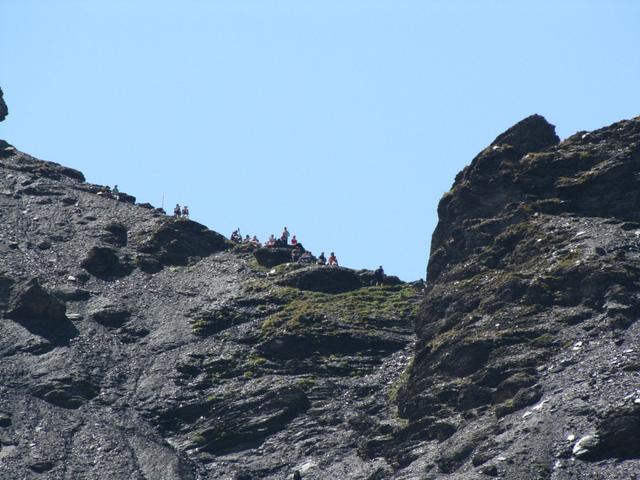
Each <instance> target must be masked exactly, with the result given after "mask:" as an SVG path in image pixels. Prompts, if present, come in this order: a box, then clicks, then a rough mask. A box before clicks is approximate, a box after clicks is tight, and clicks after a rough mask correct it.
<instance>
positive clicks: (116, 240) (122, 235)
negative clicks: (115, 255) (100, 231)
mask: <svg viewBox="0 0 640 480" xmlns="http://www.w3.org/2000/svg"><path fill="white" fill-rule="evenodd" d="M104 229H105V230H106V232H107V233H105V234H104V235H103V237H102V239H103V240H104V241H105V242H107V243H110V244H111V245H115V246H117V247H124V246H126V245H127V227H126V226H125V225H123V224H122V223H120V222H110V223H108V224H107V225H105V227H104Z"/></svg>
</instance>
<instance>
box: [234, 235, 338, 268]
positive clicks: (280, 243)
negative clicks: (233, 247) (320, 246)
mask: <svg viewBox="0 0 640 480" xmlns="http://www.w3.org/2000/svg"><path fill="white" fill-rule="evenodd" d="M230 238H231V241H232V242H234V243H243V244H250V245H254V246H255V247H256V248H260V247H262V243H260V240H258V237H256V236H255V235H254V236H253V237H250V236H249V235H245V237H244V238H242V234H241V233H240V228H237V229H235V230H234V231H233V232H232V233H231V237H230ZM289 238H291V242H289ZM264 246H265V247H266V248H279V247H280V248H289V247H293V248H292V249H291V261H292V262H297V263H307V264H316V265H329V266H331V267H337V266H338V257H336V254H335V252H331V255H329V258H328V259H327V257H326V256H325V254H324V252H321V253H320V255H319V256H318V258H316V257H314V255H313V254H312V253H311V252H310V251H308V250H305V249H304V248H303V247H302V244H301V243H300V242H299V241H298V238H297V237H296V236H295V235H291V233H290V232H289V230H288V229H287V227H284V229H283V230H282V234H281V235H280V237H278V238H276V236H275V235H274V234H273V233H272V234H271V235H269V238H268V239H267V241H266V242H265V243H264Z"/></svg>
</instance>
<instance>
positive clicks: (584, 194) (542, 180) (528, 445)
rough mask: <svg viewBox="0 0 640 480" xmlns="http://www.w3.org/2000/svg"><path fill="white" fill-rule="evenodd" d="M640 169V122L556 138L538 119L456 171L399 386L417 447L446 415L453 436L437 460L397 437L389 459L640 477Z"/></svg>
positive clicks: (453, 471) (440, 470) (451, 467)
mask: <svg viewBox="0 0 640 480" xmlns="http://www.w3.org/2000/svg"><path fill="white" fill-rule="evenodd" d="M639 178H640V119H634V120H630V121H623V122H620V123H617V124H614V125H612V126H610V127H607V128H604V129H601V130H597V131H595V132H590V133H587V132H580V133H578V134H576V135H574V136H572V137H570V138H568V139H567V140H565V141H563V142H558V139H557V137H556V136H555V134H554V133H553V127H552V126H551V125H549V124H548V123H546V121H545V120H544V119H543V118H542V117H539V116H534V117H530V118H528V119H525V120H524V121H523V122H521V123H519V124H518V125H516V126H515V127H513V128H511V129H509V130H508V131H507V132H505V133H504V134H502V135H500V136H499V137H498V138H497V139H496V140H495V141H494V142H493V143H492V144H491V146H489V147H488V148H487V149H485V150H484V151H482V152H481V153H480V154H479V155H478V156H477V157H476V158H475V159H474V160H473V162H472V163H471V165H470V166H469V167H467V168H465V170H463V172H461V173H460V174H459V175H458V177H457V178H456V180H455V183H454V185H453V188H452V189H451V191H450V192H449V193H447V194H445V196H444V197H443V199H442V201H441V202H440V205H439V207H438V213H439V216H440V222H439V224H438V227H437V228H436V231H435V232H434V235H433V243H432V250H431V258H430V261H429V267H428V277H427V295H426V299H425V301H424V303H423V305H422V307H421V310H420V313H419V315H418V320H417V323H416V330H417V334H418V343H417V347H416V356H415V361H414V363H413V364H412V367H411V368H410V370H409V371H408V375H407V379H406V381H405V382H404V384H403V386H402V387H401V388H400V391H399V394H398V408H399V412H400V414H401V415H402V416H403V417H405V418H407V419H408V420H409V427H408V429H409V430H410V431H412V432H415V431H416V430H419V429H422V433H413V434H412V435H413V437H414V438H415V439H416V440H422V439H425V438H427V437H428V435H427V434H426V433H425V432H426V431H427V428H428V427H429V426H430V425H434V424H435V423H437V422H443V421H444V422H447V423H448V424H450V425H452V426H453V427H454V430H455V433H453V434H452V435H451V437H450V438H449V439H447V440H445V441H443V442H442V443H441V444H440V445H439V446H438V451H437V452H434V453H432V454H428V455H426V457H420V455H416V454H411V453H408V451H407V445H406V444H405V445H403V444H402V437H398V436H397V435H396V436H394V437H393V439H390V440H389V441H388V443H387V444H386V445H385V446H384V447H382V448H380V449H378V450H376V452H377V453H381V454H382V453H383V452H384V451H385V450H392V449H394V448H397V449H398V451H397V453H396V458H406V455H412V456H413V457H415V462H414V464H418V463H421V462H426V465H427V469H428V470H429V471H430V472H432V473H431V474H432V475H433V478H450V477H451V478H460V479H467V478H469V479H472V478H479V477H477V475H479V474H485V475H492V476H498V477H500V478H521V479H534V478H554V479H569V478H595V477H598V476H601V477H602V478H607V479H623V478H629V477H633V476H634V475H637V474H638V473H639V472H640V463H639V462H638V458H640V450H638V442H637V438H638V437H637V429H636V424H637V412H636V410H637V409H635V406H634V405H635V402H637V403H640V399H638V397H639V395H638V388H639V387H640V382H639V381H638V377H637V369H638V354H639V352H638V350H637V344H638V340H639V339H640V325H639V324H638V323H637V322H636V320H637V319H638V317H639V315H640V269H639V268H638V260H639V259H640V258H639V254H640V251H639V250H638V247H637V245H638V236H639V235H640V223H638V222H639V221H640V215H639V212H640V210H639V209H638V207H639V206H640V194H639V193H638V192H640V189H639V187H640V181H639ZM634 412H635V413H634ZM632 431H633V432H635V433H631V432H632ZM578 443H579V445H578ZM419 444H421V443H418V444H414V445H413V446H414V447H415V445H419ZM399 445H400V447H399V448H398V446H399ZM424 445H429V442H428V439H427V442H426V443H424ZM423 448H426V447H423ZM572 457H574V458H572ZM575 457H578V458H579V459H580V460H578V461H575ZM593 460H598V461H599V462H600V463H598V464H597V465H594V464H592V463H589V462H590V461H593ZM423 464H424V463H423ZM632 472H633V473H632ZM429 478H431V477H429Z"/></svg>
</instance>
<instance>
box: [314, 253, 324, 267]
mask: <svg viewBox="0 0 640 480" xmlns="http://www.w3.org/2000/svg"><path fill="white" fill-rule="evenodd" d="M316 263H317V264H318V265H326V264H327V257H325V256H324V252H321V253H320V256H319V257H318V261H317V262H316Z"/></svg>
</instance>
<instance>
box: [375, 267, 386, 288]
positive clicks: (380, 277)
mask: <svg viewBox="0 0 640 480" xmlns="http://www.w3.org/2000/svg"><path fill="white" fill-rule="evenodd" d="M373 278H374V285H382V283H383V282H384V270H383V269H382V265H380V266H379V267H378V269H377V270H376V271H375V272H373Z"/></svg>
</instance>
